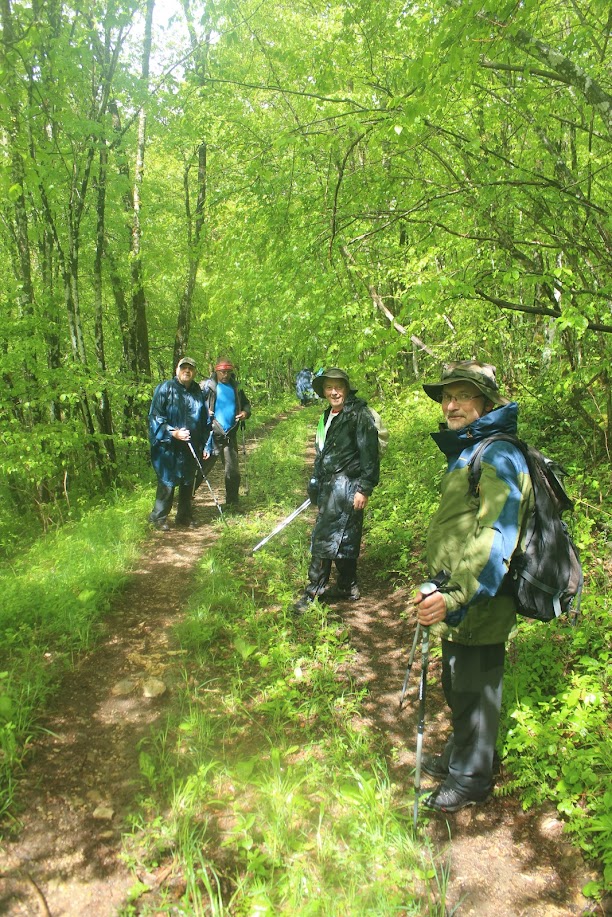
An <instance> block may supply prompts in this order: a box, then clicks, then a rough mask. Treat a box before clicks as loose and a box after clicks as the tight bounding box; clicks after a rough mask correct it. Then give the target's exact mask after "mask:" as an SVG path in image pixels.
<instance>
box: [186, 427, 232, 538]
mask: <svg viewBox="0 0 612 917" xmlns="http://www.w3.org/2000/svg"><path fill="white" fill-rule="evenodd" d="M187 445H188V446H189V451H190V452H191V454H192V455H193V457H194V459H195V461H196V465H197V466H198V468H199V470H200V474H201V475H202V479H203V480H204V481H206V486H207V487H208V489H209V490H210V495H211V497H212V498H213V501H214V504H215V506H216V507H217V509H218V510H219V513H220V514H221V518H222V519H223V521H224V522H225V524H226V525H227V519H226V518H225V516H224V515H223V510H222V509H221V504H220V503H219V501H218V500H217V498H216V496H215V492H214V490H213V489H212V487H211V486H210V481H209V480H208V478H207V477H206V475H205V474H204V467H203V465H202V462H201V461H200V459H199V458H198V456H197V453H196V451H195V449H194V448H193V445H192V444H191V442H187ZM227 527H228V528H229V525H227Z"/></svg>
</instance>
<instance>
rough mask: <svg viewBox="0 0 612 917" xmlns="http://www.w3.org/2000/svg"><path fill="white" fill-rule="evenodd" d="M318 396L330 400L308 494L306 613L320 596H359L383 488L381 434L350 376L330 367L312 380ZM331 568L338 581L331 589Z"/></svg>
mask: <svg viewBox="0 0 612 917" xmlns="http://www.w3.org/2000/svg"><path fill="white" fill-rule="evenodd" d="M312 385H313V388H314V390H315V392H316V393H317V395H319V396H320V397H321V398H324V399H326V400H327V402H328V407H327V409H326V410H325V411H324V413H323V414H322V415H321V417H320V420H319V424H318V427H317V433H316V437H315V450H316V452H315V463H314V469H313V473H312V477H311V479H310V482H309V485H308V495H309V497H310V499H311V500H312V502H313V503H316V505H317V508H318V515H317V519H316V522H315V525H314V529H313V532H312V539H311V551H312V558H311V561H310V566H309V568H308V583H307V585H306V588H305V590H304V593H303V595H302V596H301V598H300V599H299V600H298V601H297V602H296V603H295V605H294V606H293V610H294V612H295V613H297V614H302V613H303V612H305V611H306V610H307V609H308V608H309V606H310V605H312V603H313V602H314V601H315V600H316V599H317V598H321V599H323V600H324V601H326V602H329V601H341V600H348V601H356V600H357V599H359V597H360V593H359V586H358V582H357V559H358V557H359V552H360V548H361V534H362V530H363V512H364V509H365V507H366V506H367V503H368V500H369V498H370V496H371V494H372V491H373V490H374V488H375V487H376V485H377V484H378V479H379V474H380V463H379V455H378V431H377V429H376V426H375V424H374V420H373V417H372V414H371V413H370V411H369V410H368V407H367V404H366V402H365V401H363V400H362V399H361V398H357V397H355V391H356V390H355V389H354V388H352V387H351V383H350V380H349V377H348V374H347V373H346V372H345V371H344V370H342V369H338V368H337V367H333V366H332V367H330V368H329V369H326V370H324V371H323V372H322V373H321V374H320V375H317V376H315V378H314V379H313V383H312ZM332 564H335V566H336V570H337V573H338V580H337V583H336V585H335V586H328V582H329V577H330V574H331V568H332Z"/></svg>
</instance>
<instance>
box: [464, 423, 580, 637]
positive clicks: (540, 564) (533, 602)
mask: <svg viewBox="0 0 612 917" xmlns="http://www.w3.org/2000/svg"><path fill="white" fill-rule="evenodd" d="M496 440H506V441H507V442H509V443H512V444H513V445H514V446H516V447H517V449H520V451H521V452H522V453H523V455H524V456H525V461H526V462H527V467H528V469H529V476H530V478H531V484H532V487H533V493H534V500H535V505H534V508H533V511H532V513H531V516H530V518H529V519H528V521H527V531H526V538H525V547H524V550H521V549H520V548H519V547H517V549H516V551H515V552H514V554H513V555H512V558H511V560H510V569H509V572H508V574H507V576H506V578H505V580H504V587H505V586H506V585H507V586H508V587H509V589H510V592H511V594H512V595H513V597H514V599H515V601H516V611H517V613H518V614H521V615H524V616H525V617H527V618H535V619H536V620H538V621H552V620H555V619H556V618H558V617H559V616H560V615H562V614H569V615H571V617H572V620H573V622H574V623H575V621H576V618H577V617H578V614H579V612H580V596H581V593H582V585H583V576H582V566H581V564H580V556H579V554H578V550H577V548H576V545H575V544H574V542H573V541H572V538H571V536H570V534H569V530H568V528H567V525H566V523H565V522H564V521H563V519H562V518H561V516H562V513H563V512H564V511H565V510H570V509H573V508H574V504H573V502H572V501H571V500H570V498H569V496H568V495H567V493H566V491H565V488H564V487H563V484H562V483H561V479H560V475H564V474H565V472H564V471H563V469H562V468H561V467H560V466H559V465H557V464H556V463H555V462H554V461H552V460H551V459H549V458H547V457H546V456H545V455H542V453H541V452H538V450H537V449H534V448H533V447H532V446H528V445H527V443H525V442H523V441H522V440H520V439H518V438H517V437H515V436H511V435H506V434H503V433H500V434H497V435H495V436H489V437H487V438H486V439H484V440H483V441H482V442H481V443H479V444H478V446H477V447H476V449H475V451H474V454H473V455H472V458H471V459H470V461H469V463H468V477H469V481H470V490H471V492H472V493H474V494H477V493H478V480H479V478H480V465H481V460H482V453H483V452H484V450H485V449H486V447H487V446H488V445H489V444H490V443H492V442H495V441H496Z"/></svg>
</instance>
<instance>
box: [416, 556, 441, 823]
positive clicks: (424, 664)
mask: <svg viewBox="0 0 612 917" xmlns="http://www.w3.org/2000/svg"><path fill="white" fill-rule="evenodd" d="M447 579H448V574H446V573H442V574H438V575H437V576H435V577H434V579H433V581H431V582H428V583H423V585H422V586H419V590H418V591H419V592H420V593H421V595H422V596H423V597H425V596H427V595H431V594H432V592H437V591H438V590H439V588H440V586H441V585H442V584H443V583H444V582H445V581H446V580H447ZM420 626H421V630H422V632H423V644H422V647H421V680H420V682H419V724H418V726H417V744H416V764H415V768H414V819H413V824H414V830H415V831H416V827H417V819H418V816H419V795H420V793H421V762H422V760H423V733H424V732H425V694H426V692H427V669H428V668H429V627H425V626H424V625H420ZM415 636H416V635H415ZM415 647H416V640H415ZM415 647H413V651H414V649H415ZM411 655H412V654H411Z"/></svg>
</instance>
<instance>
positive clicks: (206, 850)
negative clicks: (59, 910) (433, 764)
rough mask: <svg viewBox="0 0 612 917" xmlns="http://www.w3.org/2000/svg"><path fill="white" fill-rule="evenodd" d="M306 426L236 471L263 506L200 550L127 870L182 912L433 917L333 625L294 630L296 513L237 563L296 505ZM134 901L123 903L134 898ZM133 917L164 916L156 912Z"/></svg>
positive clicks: (299, 540)
mask: <svg viewBox="0 0 612 917" xmlns="http://www.w3.org/2000/svg"><path fill="white" fill-rule="evenodd" d="M314 416H315V415H313V413H312V412H309V411H303V412H300V413H299V414H297V415H296V416H293V417H292V418H291V419H290V420H289V421H287V422H286V423H284V424H282V425H281V426H279V427H278V428H277V429H276V430H275V431H274V432H273V434H272V435H271V436H270V437H269V438H268V439H266V442H265V446H264V447H263V448H261V449H260V450H258V452H257V453H256V455H255V456H254V457H253V458H252V459H251V461H250V466H251V475H252V478H253V482H254V486H256V487H257V486H258V482H264V481H265V483H266V496H267V501H268V505H267V507H266V506H264V507H263V508H261V509H260V510H259V511H258V513H257V514H256V515H255V516H246V517H245V516H243V517H240V518H236V519H234V520H233V521H232V525H231V527H230V529H229V530H225V531H223V532H222V535H221V538H220V539H219V540H218V541H217V543H216V544H215V545H214V547H213V548H212V549H211V550H210V551H208V552H207V554H206V557H205V558H204V559H203V561H202V564H201V568H200V571H199V585H198V588H197V591H196V592H195V594H194V595H193V596H192V601H191V606H192V609H193V610H192V612H191V614H190V615H189V616H188V617H187V619H186V620H184V621H183V622H182V623H181V625H180V626H179V627H178V628H177V631H176V635H177V638H178V640H179V641H180V644H181V647H182V648H183V649H184V650H187V654H186V658H187V659H189V665H188V666H187V667H186V669H185V674H184V681H183V690H182V691H181V696H180V703H179V704H178V706H177V709H176V710H175V711H174V713H173V716H172V717H171V718H170V720H169V722H168V723H167V725H166V727H165V728H164V729H163V730H162V731H161V732H160V733H159V734H158V735H157V736H155V737H152V739H151V740H150V742H148V743H146V744H145V745H144V746H143V748H142V751H141V770H142V773H143V778H144V780H145V781H146V792H145V793H144V796H143V800H142V806H141V809H140V812H139V813H138V814H137V815H136V816H135V818H134V823H133V838H132V841H131V842H129V841H128V842H127V843H126V857H127V859H128V861H129V862H131V863H132V864H133V865H134V866H135V867H136V866H138V867H139V868H143V867H144V868H148V869H150V868H151V867H152V865H153V864H155V863H161V862H164V863H166V864H169V865H170V866H171V868H172V869H173V871H174V872H175V873H176V875H180V876H181V877H182V883H183V885H184V895H183V896H182V898H181V902H180V907H181V909H182V912H183V913H185V914H203V913H218V914H222V913H227V914H230V913H231V914H255V913H257V914H296V913H299V914H313V915H314V914H316V915H341V914H342V915H343V914H351V915H361V914H363V915H364V917H365V915H366V914H367V915H372V914H374V915H381V917H382V915H391V914H405V915H408V914H415V915H416V914H419V915H423V914H432V915H433V914H443V913H444V912H445V911H444V895H445V885H446V874H445V867H444V863H441V862H435V859H434V856H433V853H432V851H431V849H430V847H429V844H428V843H427V841H426V839H425V838H424V837H423V836H420V835H417V836H415V834H414V831H413V828H412V800H406V799H402V798H401V797H400V796H399V795H398V789H397V788H396V787H394V786H393V785H392V783H391V781H390V779H389V775H388V771H387V764H386V760H385V754H384V749H383V747H382V740H381V737H380V736H379V735H378V734H377V733H375V732H374V731H373V730H372V729H371V728H370V727H368V726H365V725H364V724H363V722H362V720H361V717H360V711H361V702H362V692H361V689H359V688H357V687H356V686H355V684H354V682H353V680H352V678H351V676H350V674H347V672H348V673H350V670H351V666H350V663H351V661H352V659H353V651H352V649H351V647H350V643H349V634H348V632H347V630H346V628H345V627H343V626H341V625H339V624H337V623H333V622H330V621H329V620H328V618H327V615H326V611H325V609H323V608H322V607H319V605H318V604H315V605H314V606H313V607H312V609H310V610H309V612H308V614H307V615H306V616H305V617H304V618H303V619H302V620H301V621H300V622H299V623H298V624H297V625H296V623H295V621H294V620H293V619H292V617H291V615H290V614H289V613H288V610H287V608H288V604H289V602H290V600H291V598H292V597H295V594H296V593H297V592H298V591H299V589H300V586H301V585H302V584H303V579H304V575H305V570H306V564H307V559H308V535H309V531H310V527H311V525H312V515H311V516H310V518H308V514H304V516H302V517H299V518H298V519H296V521H295V522H294V523H293V524H292V525H291V526H290V527H288V528H287V529H286V530H285V531H283V532H282V533H281V534H280V535H279V536H278V538H277V540H276V541H275V543H274V549H273V550H262V551H260V552H258V553H257V554H256V555H255V556H254V557H253V556H251V555H250V548H251V547H252V545H253V544H254V543H256V541H258V540H259V537H260V536H261V533H262V532H264V533H265V532H266V531H268V530H270V529H271V528H272V527H273V526H274V524H275V523H276V522H277V521H278V518H279V517H282V516H283V515H286V514H287V513H288V511H289V510H291V509H292V508H294V506H295V505H299V503H300V502H302V499H303V494H304V486H305V482H306V479H307V476H308V469H307V468H304V461H303V455H304V447H305V444H306V441H307V439H308V438H309V437H310V436H312V434H313V431H314V423H313V417H314ZM139 891H140V889H139V887H138V886H135V888H134V897H135V898H138V896H139ZM148 900H149V896H145V897H143V898H142V899H141V900H140V901H139V904H138V908H139V909H138V913H139V914H142V915H145V914H153V913H155V914H162V913H171V912H172V908H173V907H176V902H173V901H172V900H170V897H168V898H167V899H164V897H163V895H162V897H161V899H159V900H155V901H154V902H151V903H150V904H149V903H148Z"/></svg>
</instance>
